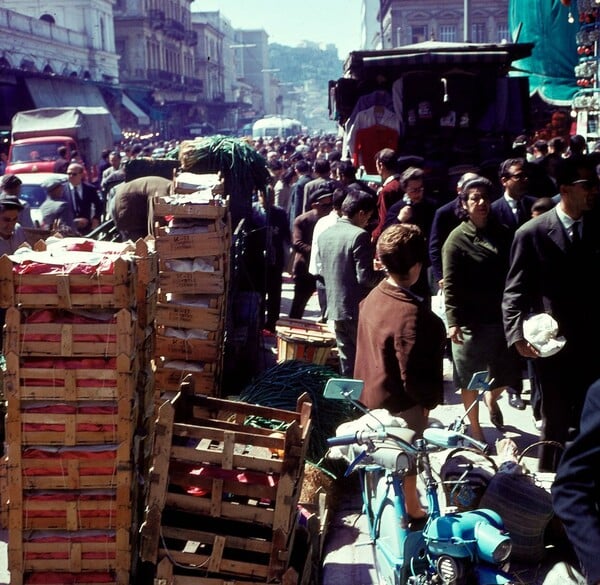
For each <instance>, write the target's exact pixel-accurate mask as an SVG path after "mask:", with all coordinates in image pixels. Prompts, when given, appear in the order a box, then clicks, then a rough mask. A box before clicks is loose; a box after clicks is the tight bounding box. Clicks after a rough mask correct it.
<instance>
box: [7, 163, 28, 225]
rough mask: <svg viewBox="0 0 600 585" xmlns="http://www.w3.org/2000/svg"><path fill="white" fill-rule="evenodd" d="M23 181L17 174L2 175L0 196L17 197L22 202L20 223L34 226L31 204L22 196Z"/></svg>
mask: <svg viewBox="0 0 600 585" xmlns="http://www.w3.org/2000/svg"><path fill="white" fill-rule="evenodd" d="M22 184H23V182H22V181H21V179H19V177H17V176H16V175H11V174H10V173H9V174H7V175H2V179H0V197H1V196H3V195H7V196H10V197H16V198H17V199H19V202H20V203H21V211H19V224H20V225H21V227H26V228H27V227H33V220H32V219H31V210H30V209H29V205H27V203H25V202H24V201H23V200H22V199H20V197H21V185H22Z"/></svg>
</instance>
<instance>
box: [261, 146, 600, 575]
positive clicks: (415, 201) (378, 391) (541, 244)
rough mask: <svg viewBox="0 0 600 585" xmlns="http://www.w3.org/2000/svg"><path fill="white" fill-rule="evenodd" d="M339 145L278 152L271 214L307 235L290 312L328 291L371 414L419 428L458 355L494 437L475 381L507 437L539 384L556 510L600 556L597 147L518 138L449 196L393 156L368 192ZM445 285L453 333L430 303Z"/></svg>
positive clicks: (457, 372)
mask: <svg viewBox="0 0 600 585" xmlns="http://www.w3.org/2000/svg"><path fill="white" fill-rule="evenodd" d="M336 147H337V144H336V142H335V141H333V140H331V141H329V142H323V141H320V142H318V143H317V144H316V145H312V144H309V145H306V144H301V145H299V146H298V145H297V146H296V147H295V148H294V150H293V153H292V154H291V156H290V153H289V152H288V150H287V149H283V148H282V147H281V145H278V144H277V143H276V142H275V143H270V144H265V145H263V146H262V153H263V154H264V156H265V158H266V159H267V161H268V166H269V169H270V171H271V174H272V185H271V186H270V187H269V188H268V189H269V190H272V196H271V197H267V198H266V199H265V198H263V199H261V201H263V202H265V201H266V203H264V205H265V209H267V216H268V213H269V212H268V210H269V209H278V215H277V217H278V218H279V221H281V215H282V213H286V214H287V215H288V218H289V225H290V227H291V240H288V237H290V234H288V232H287V230H285V229H280V230H279V233H280V234H281V236H282V237H281V238H280V240H279V243H278V245H279V246H281V248H282V250H284V252H285V250H287V247H288V246H289V245H291V250H292V261H291V262H289V263H288V264H287V267H288V268H289V270H290V272H291V276H292V278H293V282H294V298H293V302H292V309H291V311H290V317H292V318H302V316H303V314H304V308H305V306H306V303H307V301H308V299H309V298H310V296H311V295H312V294H313V292H315V290H317V291H318V293H319V297H318V298H319V305H320V308H321V319H322V320H323V321H325V320H329V321H330V323H331V324H332V327H333V330H334V332H335V336H336V341H337V345H338V349H339V354H340V373H341V374H342V375H343V376H345V377H357V378H359V379H362V380H364V382H365V385H364V390H363V395H362V397H361V400H362V401H363V403H364V404H366V405H367V406H368V407H369V408H380V407H385V408H388V409H390V410H391V411H393V412H394V413H395V414H398V415H400V416H403V417H405V419H406V420H407V421H410V425H411V426H412V427H413V428H414V429H415V430H416V431H417V433H419V432H422V430H423V428H424V426H425V425H426V421H427V417H428V414H429V412H430V410H432V409H434V408H435V407H436V406H437V405H439V404H441V403H442V402H443V375H442V372H443V370H442V363H443V358H444V356H447V357H450V358H451V360H452V366H453V382H454V386H455V387H456V389H457V391H460V394H461V397H462V400H463V403H464V407H465V409H466V411H467V413H468V421H469V432H470V433H471V435H472V436H473V437H474V438H476V439H478V440H481V441H484V442H485V441H486V436H485V433H484V430H483V429H482V427H481V425H480V422H479V413H478V404H477V402H478V400H477V392H476V391H474V390H472V389H471V388H470V380H471V378H472V377H473V375H474V374H475V373H476V372H478V371H481V370H487V371H488V380H489V382H490V386H491V389H490V391H489V392H486V393H484V399H483V402H484V404H485V406H486V407H487V409H488V410H489V415H490V421H491V422H492V424H494V425H495V426H496V427H497V428H498V429H502V428H503V426H504V420H503V419H504V417H503V413H502V411H501V409H500V406H499V404H498V398H499V396H500V394H501V393H502V392H508V403H509V405H510V406H511V407H512V408H515V409H519V410H524V409H525V408H527V404H526V403H525V401H524V399H523V397H522V390H523V379H524V378H525V379H527V378H529V381H530V385H531V407H532V413H533V415H534V417H535V418H536V419H537V420H536V426H537V427H538V429H540V439H541V440H542V441H543V445H542V447H541V449H540V453H539V469H540V470H542V471H550V472H555V471H557V470H558V478H559V481H558V483H557V487H556V489H555V490H554V495H555V498H556V500H557V504H556V510H557V512H558V513H559V514H560V516H561V518H563V519H564V520H565V526H566V527H567V531H568V533H569V536H572V540H573V541H574V542H577V539H578V535H577V533H580V532H581V525H579V524H578V522H577V520H576V519H575V515H576V514H577V513H578V512H581V511H583V510H585V511H586V513H587V514H588V519H587V520H586V522H585V523H584V524H583V525H585V527H586V528H585V529H586V530H587V531H588V534H589V535H590V536H593V542H594V545H595V546H597V545H598V543H600V517H599V514H598V500H599V498H598V480H596V479H593V477H594V478H595V475H594V472H593V471H592V468H591V467H588V466H591V465H593V464H594V463H595V462H596V461H597V459H598V453H599V449H600V446H599V445H600V420H599V417H598V415H597V413H595V412H592V408H593V407H592V406H590V405H591V404H597V395H598V384H600V382H598V383H596V384H594V383H595V381H596V380H600V366H599V365H598V364H600V361H599V360H598V359H596V358H597V356H596V353H597V350H596V346H595V343H594V342H593V340H594V338H595V333H596V332H597V331H600V308H599V307H598V304H597V303H596V302H594V301H595V282H597V281H598V277H599V276H600V262H599V260H600V224H599V222H600V207H599V206H598V205H597V199H598V193H599V178H598V176H599V173H600V167H599V166H598V165H599V163H600V154H599V153H598V152H596V151H594V152H588V151H587V146H586V143H585V140H583V139H582V137H580V136H571V137H569V138H568V139H565V138H562V137H558V136H555V137H553V138H551V139H549V140H547V141H546V140H542V139H541V138H537V139H535V140H531V141H530V142H528V141H527V140H524V139H523V137H518V138H517V139H516V140H515V142H514V144H513V149H512V152H510V153H509V156H508V157H507V158H506V159H505V160H501V161H498V162H497V164H496V165H495V168H492V167H490V165H489V164H488V165H486V167H485V168H481V167H479V166H478V165H477V164H469V165H461V167H460V169H456V172H455V173H454V175H453V176H452V175H448V177H447V189H446V191H445V192H442V191H440V190H439V188H438V189H437V190H435V191H434V190H433V189H431V185H432V184H435V185H439V182H433V181H430V172H431V169H429V168H428V165H427V161H425V160H423V159H422V158H420V157H418V156H406V155H404V156H400V154H399V153H398V152H395V151H393V150H391V149H389V148H386V149H383V150H381V151H379V152H378V153H377V154H376V156H375V161H374V162H375V168H376V169H377V172H378V175H379V181H371V182H365V181H362V180H361V179H360V177H358V178H357V175H359V172H358V171H359V170H358V169H356V168H354V167H353V166H352V164H351V163H350V162H349V161H347V160H342V157H341V156H340V151H339V150H337V148H336ZM459 170H460V172H458V171H459ZM370 178H372V177H370ZM266 221H267V223H268V219H267V220H266ZM311 253H312V254H311ZM311 255H312V256H313V258H312V259H311ZM280 265H281V263H280ZM283 269H284V270H285V268H283ZM440 289H441V290H442V291H443V293H444V298H445V317H446V325H447V329H446V330H445V331H444V327H443V324H442V322H441V320H439V319H438V318H437V317H436V316H435V315H434V314H433V312H432V310H431V306H430V303H429V300H430V298H431V296H432V295H433V294H436V293H437V292H438V291H439V290H440ZM264 292H265V293H266V291H264ZM267 297H268V295H267ZM275 302H276V303H279V302H280V299H279V298H277V299H275ZM267 304H268V298H267ZM277 313H278V311H277V308H271V309H270V312H269V315H270V316H269V318H268V319H267V320H266V321H265V327H266V328H267V329H268V330H270V331H273V315H274V314H277ZM542 313H546V314H548V315H551V316H552V317H553V319H554V320H555V322H556V323H557V324H558V330H557V331H556V330H553V331H548V332H547V336H549V337H552V338H553V339H554V338H561V339H562V338H563V337H564V338H565V339H566V343H565V344H564V347H562V349H560V351H558V352H556V353H554V352H545V349H544V347H543V344H539V343H538V340H537V339H533V338H531V335H530V334H529V333H527V331H528V329H527V323H528V321H529V319H530V318H532V317H534V316H536V315H539V314H542ZM590 386H592V390H591V391H589V392H588V389H589V388H590ZM586 397H588V400H587V405H586V409H587V410H586V411H585V412H586V413H587V414H585V415H584V418H583V419H582V418H581V416H582V412H584V404H586ZM594 401H595V402H594ZM580 421H583V422H582V423H581V424H582V425H585V428H584V433H580ZM593 440H596V444H593ZM572 442H573V444H572V445H571V443H572ZM557 445H559V446H562V448H559V449H557ZM582 445H584V447H582ZM565 447H567V449H566V452H565V453H564V454H563V449H564V448H565ZM584 465H585V466H586V471H585V474H583V472H582V470H581V468H582V466H584ZM576 473H580V474H583V475H581V477H583V478H584V480H585V481H584V482H579V481H578V480H577V478H576V475H575V474H576ZM405 490H407V491H408V492H409V493H407V498H408V502H409V504H410V507H411V509H410V511H409V514H410V515H411V516H413V517H420V516H421V515H422V514H423V513H424V512H423V511H422V510H420V506H419V504H418V500H416V499H415V498H414V491H413V486H412V484H411V483H410V481H409V482H407V485H406V486H405ZM411 493H412V496H413V497H411ZM565 498H566V500H565ZM566 502H568V503H566ZM573 502H575V503H576V505H570V504H571V503H573ZM590 525H591V526H590ZM579 538H582V535H581V534H579ZM584 540H585V539H584ZM585 542H586V546H585V547H584V553H583V554H582V556H581V557H580V558H581V560H582V564H583V570H584V572H585V573H586V574H587V575H592V576H593V577H592V579H591V580H590V582H591V583H596V582H597V581H598V579H597V577H598V574H599V573H598V572H597V571H598V567H597V560H596V558H595V557H594V555H592V554H591V549H590V547H589V545H587V543H588V542H589V541H587V540H586V541H585ZM594 577H595V578H594Z"/></svg>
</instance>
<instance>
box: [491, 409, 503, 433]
mask: <svg viewBox="0 0 600 585" xmlns="http://www.w3.org/2000/svg"><path fill="white" fill-rule="evenodd" d="M490 422H491V423H492V424H493V425H494V426H495V427H496V428H497V429H498V430H499V431H501V430H502V429H503V428H504V417H503V416H502V411H501V410H500V407H499V406H498V405H497V404H494V405H493V406H492V408H490Z"/></svg>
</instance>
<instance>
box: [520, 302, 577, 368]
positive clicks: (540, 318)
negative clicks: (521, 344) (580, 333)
mask: <svg viewBox="0 0 600 585" xmlns="http://www.w3.org/2000/svg"><path fill="white" fill-rule="evenodd" d="M523 334H524V335H525V339H526V340H527V341H528V342H529V343H531V345H533V347H535V348H536V349H537V350H538V351H539V352H540V357H550V356H551V355H554V354H555V353H558V352H559V351H560V350H561V349H562V348H563V346H564V345H565V343H566V342H567V340H566V339H565V338H564V337H562V336H561V337H556V335H557V334H558V323H557V322H556V320H555V319H554V318H553V317H552V316H551V315H548V313H538V314H537V315H532V316H531V317H529V319H526V320H525V321H524V322H523Z"/></svg>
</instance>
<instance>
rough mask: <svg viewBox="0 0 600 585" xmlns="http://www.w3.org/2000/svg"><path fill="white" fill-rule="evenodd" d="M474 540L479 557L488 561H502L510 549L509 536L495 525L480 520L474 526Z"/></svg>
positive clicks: (497, 562)
mask: <svg viewBox="0 0 600 585" xmlns="http://www.w3.org/2000/svg"><path fill="white" fill-rule="evenodd" d="M475 540H476V542H477V550H478V552H479V557H480V558H481V559H482V560H484V561H487V562H488V563H495V564H499V563H503V562H504V561H505V560H506V559H507V558H508V557H509V556H510V553H511V550H512V543H511V541H510V537H509V536H508V534H507V533H506V532H503V531H501V530H498V528H496V527H495V526H492V525H491V524H487V523H484V522H480V523H479V524H477V525H476V527H475Z"/></svg>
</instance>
